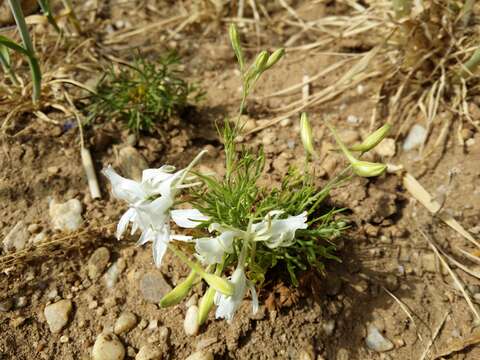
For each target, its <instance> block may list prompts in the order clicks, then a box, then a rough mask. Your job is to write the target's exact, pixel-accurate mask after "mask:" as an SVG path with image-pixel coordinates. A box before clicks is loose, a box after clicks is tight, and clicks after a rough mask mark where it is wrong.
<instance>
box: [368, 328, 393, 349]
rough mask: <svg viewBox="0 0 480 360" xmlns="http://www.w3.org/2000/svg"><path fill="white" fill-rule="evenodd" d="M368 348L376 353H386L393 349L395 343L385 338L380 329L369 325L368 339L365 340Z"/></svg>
mask: <svg viewBox="0 0 480 360" xmlns="http://www.w3.org/2000/svg"><path fill="white" fill-rule="evenodd" d="M365 343H366V344H367V347H368V348H369V349H371V350H373V351H376V352H386V351H390V350H392V349H393V347H394V346H393V343H392V342H391V341H390V340H388V339H387V338H385V337H384V336H383V335H382V334H381V333H380V331H378V329H377V328H376V327H375V326H373V325H369V326H368V329H367V337H366V338H365Z"/></svg>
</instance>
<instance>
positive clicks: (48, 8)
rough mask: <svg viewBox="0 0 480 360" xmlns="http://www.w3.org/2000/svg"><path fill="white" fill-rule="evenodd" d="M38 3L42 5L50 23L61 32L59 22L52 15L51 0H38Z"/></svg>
mask: <svg viewBox="0 0 480 360" xmlns="http://www.w3.org/2000/svg"><path fill="white" fill-rule="evenodd" d="M37 2H38V4H39V5H40V8H41V9H42V12H43V14H44V15H45V17H46V18H47V20H48V22H49V23H50V25H52V26H53V28H54V29H55V31H56V32H57V33H59V34H61V33H62V31H61V30H60V28H59V27H58V24H57V22H56V21H55V18H54V17H53V15H52V7H51V6H50V1H49V0H37Z"/></svg>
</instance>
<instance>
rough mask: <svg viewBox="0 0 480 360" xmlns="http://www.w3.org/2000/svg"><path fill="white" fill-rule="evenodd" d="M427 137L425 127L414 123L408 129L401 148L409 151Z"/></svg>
mask: <svg viewBox="0 0 480 360" xmlns="http://www.w3.org/2000/svg"><path fill="white" fill-rule="evenodd" d="M426 139H427V129H425V128H424V127H423V126H421V125H418V124H415V125H413V126H412V128H411V129H410V132H409V133H408V135H407V138H406V139H405V141H404V142H403V150H404V151H410V150H413V149H415V148H417V147H419V146H420V145H422V144H423V143H424V142H425V140H426Z"/></svg>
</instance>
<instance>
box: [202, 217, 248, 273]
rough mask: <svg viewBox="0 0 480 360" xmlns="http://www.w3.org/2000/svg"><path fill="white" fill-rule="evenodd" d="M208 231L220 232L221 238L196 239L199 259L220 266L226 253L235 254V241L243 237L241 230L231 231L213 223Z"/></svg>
mask: <svg viewBox="0 0 480 360" xmlns="http://www.w3.org/2000/svg"><path fill="white" fill-rule="evenodd" d="M208 231H210V232H213V231H217V232H220V235H219V236H216V237H208V238H200V239H196V240H195V242H196V244H195V250H196V251H197V254H198V255H197V257H198V258H199V259H200V260H201V261H202V262H205V263H207V264H219V263H221V262H222V258H223V255H224V254H225V253H232V252H233V240H234V239H235V238H236V237H240V236H242V235H243V232H242V231H240V230H229V229H227V228H225V227H222V226H221V225H220V224H217V223H213V224H211V225H210V226H209V228H208Z"/></svg>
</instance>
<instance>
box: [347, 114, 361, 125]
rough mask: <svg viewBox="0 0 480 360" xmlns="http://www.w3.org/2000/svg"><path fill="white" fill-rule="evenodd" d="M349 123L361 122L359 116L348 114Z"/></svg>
mask: <svg viewBox="0 0 480 360" xmlns="http://www.w3.org/2000/svg"><path fill="white" fill-rule="evenodd" d="M347 123H349V124H351V125H356V124H358V123H359V120H358V117H356V116H355V115H348V116H347Z"/></svg>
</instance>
